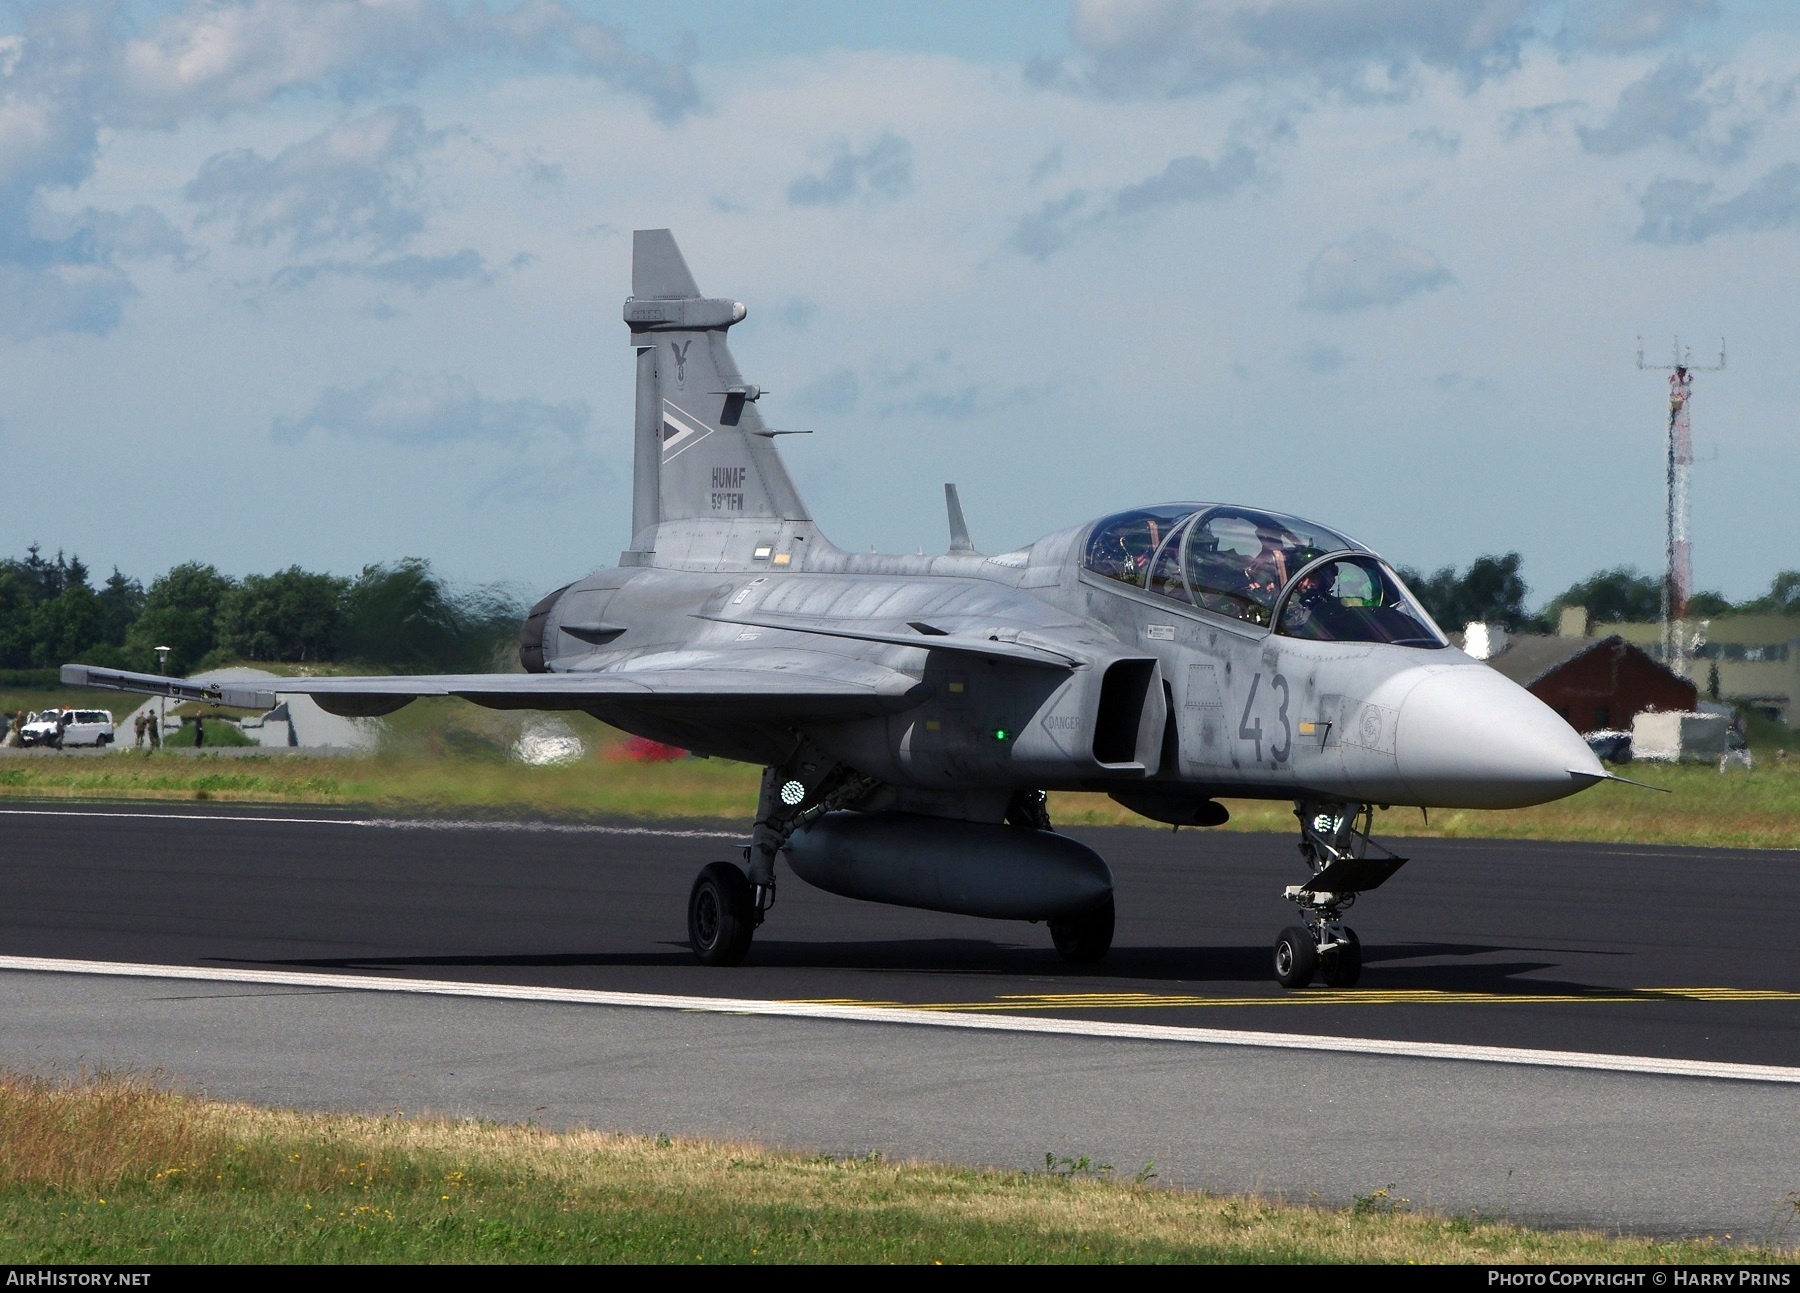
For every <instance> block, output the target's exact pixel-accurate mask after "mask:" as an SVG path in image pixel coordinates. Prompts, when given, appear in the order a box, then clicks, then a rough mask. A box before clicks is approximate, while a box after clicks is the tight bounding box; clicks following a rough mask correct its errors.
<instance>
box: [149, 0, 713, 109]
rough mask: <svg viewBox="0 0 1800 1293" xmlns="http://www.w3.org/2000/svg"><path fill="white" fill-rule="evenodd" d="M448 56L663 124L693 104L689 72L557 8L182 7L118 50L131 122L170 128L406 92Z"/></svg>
mask: <svg viewBox="0 0 1800 1293" xmlns="http://www.w3.org/2000/svg"><path fill="white" fill-rule="evenodd" d="M452 58H486V59H490V60H491V59H496V58H510V59H515V60H519V61H521V62H524V63H527V64H531V65H535V66H540V67H566V68H568V69H570V70H572V71H574V72H576V73H577V74H580V75H584V76H591V77H594V78H596V79H598V80H600V81H603V82H606V83H607V84H610V85H612V86H614V87H616V88H618V89H620V90H623V91H625V92H627V93H630V94H634V95H637V96H640V97H642V98H643V99H644V100H645V101H647V102H648V103H649V104H650V106H651V108H652V110H653V111H654V112H655V113H656V114H657V115H658V116H659V117H661V118H663V119H665V120H670V121H674V120H679V119H680V118H681V117H682V116H684V115H685V114H687V113H688V112H691V111H692V110H693V109H694V108H695V107H697V106H698V105H699V100H700V96H699V91H698V90H697V89H696V88H695V86H694V82H693V77H692V75H691V74H690V72H689V71H688V68H687V67H686V66H685V64H683V63H680V62H670V61H665V60H661V59H658V58H655V57H654V56H652V55H649V54H647V53H645V52H643V51H641V50H639V49H636V48H635V47H634V46H632V45H631V43H630V42H629V41H628V40H626V38H625V35H624V33H623V32H622V31H621V30H620V29H619V28H617V27H613V26H609V25H608V24H606V23H598V22H590V21H587V20H585V19H583V18H582V17H581V16H580V15H579V14H577V13H576V12H575V10H574V9H572V8H571V7H570V6H569V5H567V4H563V3H559V2H557V0H527V2H526V3H523V4H517V5H514V6H511V7H509V8H506V9H502V10H499V11H493V10H490V9H488V8H487V7H486V6H479V5H478V6H473V7H465V6H463V5H452V4H449V3H446V2H445V0H245V2H243V3H235V4H233V3H224V4H214V3H202V2H201V0H189V3H188V4H187V5H185V6H184V7H183V8H181V9H180V10H178V11H177V12H174V13H171V14H168V15H167V16H165V17H164V18H163V19H162V20H161V21H160V22H159V23H157V24H156V25H155V26H154V27H153V28H151V30H149V31H147V32H145V33H143V34H142V35H138V36H134V37H131V38H130V39H127V40H126V41H125V42H124V43H123V46H122V48H121V49H120V50H119V53H118V63H119V68H120V74H119V77H118V98H119V102H120V106H121V110H122V112H123V113H125V114H126V115H127V116H128V117H129V119H131V120H133V121H135V122H138V123H142V124H153V125H170V124H173V123H175V122H178V121H180V120H181V119H183V118H184V117H187V116H190V115H193V114H196V113H220V112H227V111H231V110H234V109H244V108H250V107H255V106H257V105H260V104H263V103H266V102H268V101H269V100H270V99H272V98H274V97H275V96H277V95H279V94H282V93H285V92H288V91H293V90H308V91H312V90H318V89H322V88H331V89H334V90H335V91H336V92H337V93H339V94H340V95H344V96H360V95H366V94H369V93H373V92H375V91H377V90H380V89H384V88H391V87H396V86H399V87H404V86H407V85H410V84H412V83H413V82H414V81H416V80H417V79H418V78H419V77H420V76H422V75H423V74H424V73H426V72H428V71H430V70H432V69H433V68H435V67H438V66H441V65H442V64H443V63H445V62H446V61H448V60H449V59H452Z"/></svg>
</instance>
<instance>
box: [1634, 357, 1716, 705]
mask: <svg viewBox="0 0 1800 1293" xmlns="http://www.w3.org/2000/svg"><path fill="white" fill-rule="evenodd" d="M1637 363H1638V367H1639V368H1641V369H1650V368H1654V369H1656V370H1657V371H1659V372H1667V373H1668V374H1669V437H1668V458H1669V461H1668V487H1669V503H1668V506H1669V515H1668V543H1667V559H1668V564H1667V566H1666V568H1665V571H1664V574H1663V589H1662V654H1663V660H1664V662H1665V663H1667V664H1668V666H1669V668H1671V669H1673V670H1674V671H1675V672H1676V673H1678V674H1680V675H1681V676H1682V677H1683V678H1685V677H1687V676H1688V674H1689V654H1690V652H1691V650H1692V646H1693V644H1692V642H1691V640H1690V634H1689V633H1688V627H1687V607H1688V598H1689V597H1691V596H1692V595H1693V592H1694V565H1693V546H1692V540H1691V536H1690V532H1689V525H1690V518H1691V511H1692V508H1691V504H1690V501H1689V484H1690V481H1691V479H1692V477H1693V473H1694V432H1693V426H1692V424H1691V423H1690V422H1689V420H1688V409H1689V405H1690V404H1691V403H1692V401H1693V394H1694V374H1695V373H1717V372H1722V371H1724V368H1725V343H1724V342H1723V341H1721V342H1719V362H1718V363H1717V364H1715V365H1713V366H1711V367H1709V368H1698V367H1695V365H1694V355H1693V352H1692V351H1691V350H1683V349H1682V347H1681V339H1680V338H1679V337H1677V338H1676V339H1675V349H1674V353H1673V355H1672V356H1671V362H1670V363H1668V364H1646V363H1645V362H1644V343H1643V339H1642V338H1641V337H1640V338H1639V339H1638V356H1637Z"/></svg>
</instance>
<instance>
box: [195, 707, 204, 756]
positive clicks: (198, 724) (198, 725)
mask: <svg viewBox="0 0 1800 1293" xmlns="http://www.w3.org/2000/svg"><path fill="white" fill-rule="evenodd" d="M205 744H206V715H205V714H202V713H201V712H200V711H199V710H195V711H194V748H195V749H196V750H198V749H200V748H201V747H202V746H204V745H205Z"/></svg>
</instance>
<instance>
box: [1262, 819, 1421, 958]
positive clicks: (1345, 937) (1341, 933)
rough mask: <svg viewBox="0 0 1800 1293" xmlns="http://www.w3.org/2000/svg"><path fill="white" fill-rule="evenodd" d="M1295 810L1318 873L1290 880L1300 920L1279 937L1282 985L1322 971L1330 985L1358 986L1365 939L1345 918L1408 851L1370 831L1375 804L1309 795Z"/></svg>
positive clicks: (1303, 851)
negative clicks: (1388, 845) (1393, 849)
mask: <svg viewBox="0 0 1800 1293" xmlns="http://www.w3.org/2000/svg"><path fill="white" fill-rule="evenodd" d="M1294 816H1296V817H1298V818H1299V819H1300V855H1301V856H1302V857H1304V858H1305V859H1306V860H1307V862H1308V863H1309V864H1310V865H1311V866H1312V869H1313V875H1312V879H1310V880H1308V881H1307V882H1306V883H1305V884H1291V885H1289V886H1288V887H1287V891H1286V896H1287V899H1288V901H1289V902H1291V903H1293V904H1294V905H1295V906H1297V907H1299V909H1300V921H1301V923H1300V924H1298V925H1289V926H1288V927H1287V928H1286V929H1284V930H1282V931H1281V935H1280V937H1278V938H1277V939H1276V940H1275V979H1276V981H1277V982H1278V983H1280V984H1281V986H1282V987H1284V988H1304V987H1305V986H1306V985H1307V984H1309V983H1311V982H1312V981H1313V977H1314V976H1315V975H1317V976H1318V977H1319V978H1321V979H1323V980H1324V982H1325V986H1326V987H1330V988H1353V987H1355V986H1356V981H1357V979H1359V978H1361V977H1362V943H1361V941H1360V940H1359V939H1358V938H1357V937H1356V931H1355V930H1353V929H1351V928H1350V927H1349V926H1348V925H1346V924H1345V923H1344V912H1345V911H1346V910H1347V909H1348V908H1349V907H1350V906H1351V905H1353V904H1354V903H1355V902H1356V896H1357V895H1358V894H1359V893H1365V892H1367V891H1368V890H1370V889H1376V888H1379V887H1380V886H1381V885H1382V884H1383V883H1384V882H1385V881H1386V880H1387V878H1388V877H1389V876H1391V875H1393V874H1394V872H1396V871H1398V870H1399V869H1400V868H1401V867H1403V866H1405V865H1406V859H1405V858H1403V857H1399V856H1397V855H1395V854H1393V853H1390V852H1389V851H1388V850H1387V849H1385V848H1383V847H1382V846H1381V845H1379V844H1377V843H1376V842H1375V841H1374V840H1372V839H1370V838H1369V828H1370V827H1371V826H1372V825H1373V824H1374V821H1375V808H1374V805H1372V804H1346V803H1332V802H1322V801H1319V800H1311V799H1303V800H1301V801H1300V802H1299V803H1297V804H1296V805H1295V806H1294Z"/></svg>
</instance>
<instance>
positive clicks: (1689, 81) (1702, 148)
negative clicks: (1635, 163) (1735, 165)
mask: <svg viewBox="0 0 1800 1293" xmlns="http://www.w3.org/2000/svg"><path fill="white" fill-rule="evenodd" d="M1732 99H1733V94H1732V91H1731V88H1730V87H1729V86H1724V87H1720V88H1719V89H1717V90H1715V91H1713V92H1711V93H1708V92H1707V91H1706V69H1704V68H1703V67H1701V66H1700V64H1699V63H1698V62H1696V61H1695V60H1694V59H1692V58H1686V57H1675V58H1669V59H1665V60H1664V61H1663V62H1662V63H1660V64H1658V65H1657V66H1656V67H1654V68H1652V69H1651V70H1650V71H1648V72H1646V73H1645V74H1644V75H1643V76H1642V77H1640V78H1639V79H1638V80H1636V81H1633V82H1632V83H1631V84H1630V85H1628V86H1626V87H1625V89H1624V90H1623V91H1621V92H1620V94H1619V101H1618V103H1617V104H1616V105H1615V106H1614V107H1613V110H1612V115H1611V116H1609V117H1608V118H1607V120H1606V122H1605V124H1603V125H1600V126H1597V127H1589V126H1578V127H1576V130H1575V133H1576V135H1577V136H1578V137H1579V138H1580V140H1581V146H1582V147H1583V148H1585V149H1587V150H1588V151H1589V152H1590V153H1601V154H1607V155H1617V154H1619V153H1628V152H1633V151H1635V150H1637V149H1640V148H1647V147H1649V146H1650V145H1652V144H1659V143H1666V144H1674V145H1676V146H1678V147H1680V148H1683V149H1685V150H1687V151H1688V152H1692V153H1695V154H1698V155H1699V156H1701V157H1705V158H1708V159H1710V160H1714V161H1721V162H1727V161H1732V160H1735V159H1736V158H1738V157H1741V156H1743V153H1744V149H1745V148H1746V147H1747V146H1748V144H1749V142H1750V140H1751V138H1752V136H1753V135H1754V134H1755V127H1754V126H1753V125H1752V124H1751V123H1750V122H1749V121H1747V120H1744V119H1742V118H1740V119H1739V120H1737V121H1734V122H1729V123H1726V124H1724V125H1723V127H1722V128H1717V129H1715V128H1714V126H1715V120H1716V116H1717V113H1718V109H1719V108H1721V107H1725V108H1729V107H1730V106H1732Z"/></svg>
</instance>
